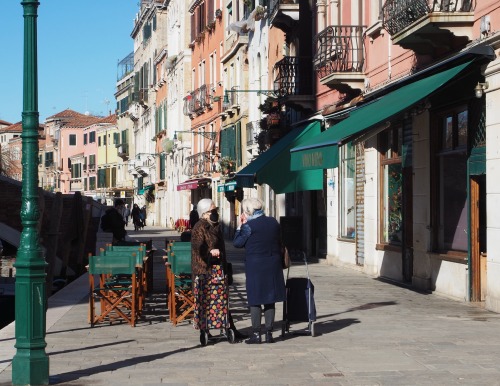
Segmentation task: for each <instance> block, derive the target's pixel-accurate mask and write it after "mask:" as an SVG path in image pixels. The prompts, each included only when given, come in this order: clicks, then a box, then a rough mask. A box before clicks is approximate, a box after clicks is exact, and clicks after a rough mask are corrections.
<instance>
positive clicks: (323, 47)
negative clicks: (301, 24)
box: [313, 25, 365, 92]
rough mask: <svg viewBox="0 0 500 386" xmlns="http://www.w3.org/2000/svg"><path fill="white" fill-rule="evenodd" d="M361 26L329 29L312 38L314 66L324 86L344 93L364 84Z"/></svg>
mask: <svg viewBox="0 0 500 386" xmlns="http://www.w3.org/2000/svg"><path fill="white" fill-rule="evenodd" d="M363 30H364V27H362V26H355V25H337V26H329V27H327V28H325V29H324V30H323V31H321V32H320V33H318V34H317V35H316V36H315V37H314V41H313V44H314V48H315V53H314V59H313V65H314V70H315V71H316V74H317V75H318V77H319V79H320V81H321V83H322V84H324V85H328V86H330V87H332V88H335V89H338V90H339V91H341V92H347V91H349V90H352V89H362V88H363V85H364V80H365V76H364V70H365V67H364V66H365V49H364V46H363Z"/></svg>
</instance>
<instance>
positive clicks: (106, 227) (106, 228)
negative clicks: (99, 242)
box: [101, 212, 113, 232]
mask: <svg viewBox="0 0 500 386" xmlns="http://www.w3.org/2000/svg"><path fill="white" fill-rule="evenodd" d="M112 222H113V221H112V219H111V214H110V213H109V212H106V213H104V216H102V217H101V229H102V231H103V232H112V228H113V226H112Z"/></svg>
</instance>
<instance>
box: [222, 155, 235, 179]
mask: <svg viewBox="0 0 500 386" xmlns="http://www.w3.org/2000/svg"><path fill="white" fill-rule="evenodd" d="M235 168H236V162H235V161H234V160H233V159H232V158H231V157H222V158H221V159H220V160H219V170H220V172H221V174H222V175H224V176H227V175H229V173H232V172H234V171H235Z"/></svg>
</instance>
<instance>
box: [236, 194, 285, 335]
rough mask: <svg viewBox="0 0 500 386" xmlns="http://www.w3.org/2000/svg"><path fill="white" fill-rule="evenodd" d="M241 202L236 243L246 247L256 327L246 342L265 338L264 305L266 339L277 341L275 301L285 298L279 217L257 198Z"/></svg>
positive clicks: (247, 268) (252, 311)
mask: <svg viewBox="0 0 500 386" xmlns="http://www.w3.org/2000/svg"><path fill="white" fill-rule="evenodd" d="M241 206H242V208H243V213H242V214H241V216H240V221H241V227H240V229H237V230H236V234H235V237H234V241H233V245H234V246H235V247H236V248H245V274H246V287H247V299H248V305H249V307H250V317H251V319H252V330H253V335H252V336H251V337H250V339H248V340H246V341H245V342H246V343H249V344H254V343H260V342H261V335H260V327H261V317H262V307H261V306H262V305H263V306H264V319H265V326H266V343H274V339H273V334H272V332H273V328H274V316H275V303H276V302H282V301H284V300H285V280H284V279H283V268H282V260H281V229H280V224H279V223H278V221H276V219H275V218H273V217H267V216H266V215H264V211H263V210H262V202H261V201H260V200H258V199H256V198H247V199H244V200H243V201H242V203H241Z"/></svg>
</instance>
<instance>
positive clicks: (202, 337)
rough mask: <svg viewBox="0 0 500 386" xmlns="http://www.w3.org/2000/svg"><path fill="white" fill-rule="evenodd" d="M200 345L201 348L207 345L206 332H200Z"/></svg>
mask: <svg viewBox="0 0 500 386" xmlns="http://www.w3.org/2000/svg"><path fill="white" fill-rule="evenodd" d="M200 343H201V345H202V346H206V345H207V344H208V333H207V332H206V331H200Z"/></svg>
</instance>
